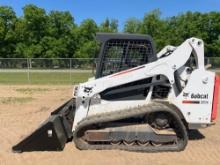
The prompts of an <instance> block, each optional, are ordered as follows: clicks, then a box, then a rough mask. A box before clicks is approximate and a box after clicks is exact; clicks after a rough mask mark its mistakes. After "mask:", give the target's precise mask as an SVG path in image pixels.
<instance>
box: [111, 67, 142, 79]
mask: <svg viewBox="0 0 220 165" xmlns="http://www.w3.org/2000/svg"><path fill="white" fill-rule="evenodd" d="M144 67H145V66H140V67H138V68H132V69H128V70H124V71H121V72H119V73H116V74H113V75H112V76H111V77H116V76H119V75H122V74H126V73H129V72H133V71H135V70H138V69H141V68H144Z"/></svg>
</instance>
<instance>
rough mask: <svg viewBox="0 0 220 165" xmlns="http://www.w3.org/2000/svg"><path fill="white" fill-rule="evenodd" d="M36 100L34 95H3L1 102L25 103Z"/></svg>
mask: <svg viewBox="0 0 220 165" xmlns="http://www.w3.org/2000/svg"><path fill="white" fill-rule="evenodd" d="M32 100H34V98H32V97H2V98H0V102H1V104H24V103H27V102H30V101H32Z"/></svg>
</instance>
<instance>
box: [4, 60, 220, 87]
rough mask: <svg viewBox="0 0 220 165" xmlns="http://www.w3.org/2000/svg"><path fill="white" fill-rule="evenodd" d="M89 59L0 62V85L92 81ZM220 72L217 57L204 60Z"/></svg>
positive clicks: (93, 62) (219, 61)
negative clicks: (89, 79)
mask: <svg viewBox="0 0 220 165" xmlns="http://www.w3.org/2000/svg"><path fill="white" fill-rule="evenodd" d="M95 61H96V60H95V59H92V58H52V59H48V58H0V84H28V83H29V84H78V83H80V82H84V81H87V79H88V78H89V77H93V76H94V73H93V69H94V66H95ZM205 63H206V64H207V63H210V64H211V65H212V67H211V68H210V69H214V70H216V71H217V72H218V71H219V72H220V57H210V58H206V60H205Z"/></svg>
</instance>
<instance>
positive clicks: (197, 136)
mask: <svg viewBox="0 0 220 165" xmlns="http://www.w3.org/2000/svg"><path fill="white" fill-rule="evenodd" d="M188 136H189V140H201V139H204V138H205V136H204V135H203V134H202V133H201V132H200V131H199V130H189V131H188Z"/></svg>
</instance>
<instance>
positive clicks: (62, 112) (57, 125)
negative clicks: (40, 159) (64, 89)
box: [12, 99, 75, 153]
mask: <svg viewBox="0 0 220 165" xmlns="http://www.w3.org/2000/svg"><path fill="white" fill-rule="evenodd" d="M74 116H75V99H70V100H69V101H67V102H66V103H65V104H63V105H62V106H60V107H59V108H58V109H56V110H55V111H53V112H52V113H51V116H50V117H49V118H48V119H47V120H46V121H44V122H43V123H42V124H41V125H40V126H39V127H38V128H37V129H36V130H35V131H34V132H33V133H31V134H30V135H29V136H27V137H26V138H24V139H23V140H22V141H21V142H19V143H18V144H16V145H15V146H13V147H12V151H13V152H19V153H20V152H26V151H61V150H63V148H64V147H65V144H66V143H67V142H69V141H71V140H72V138H73V133H72V125H73V121H74Z"/></svg>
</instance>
